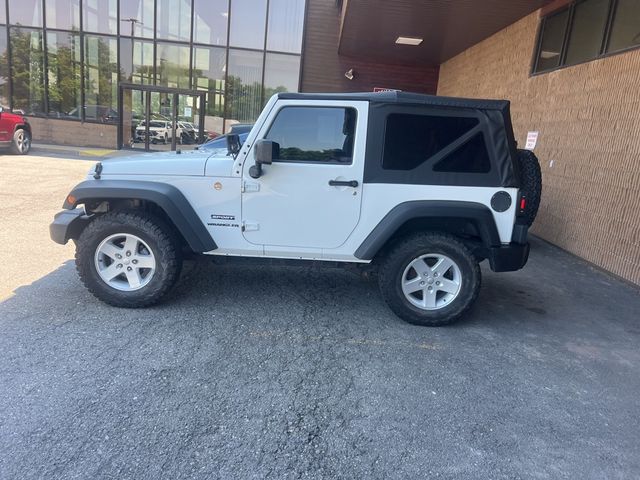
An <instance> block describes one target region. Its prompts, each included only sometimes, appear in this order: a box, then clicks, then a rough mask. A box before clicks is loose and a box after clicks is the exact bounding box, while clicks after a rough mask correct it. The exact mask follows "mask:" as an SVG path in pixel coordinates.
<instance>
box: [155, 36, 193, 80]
mask: <svg viewBox="0 0 640 480" xmlns="http://www.w3.org/2000/svg"><path fill="white" fill-rule="evenodd" d="M189 57H190V51H189V47H187V46H183V45H171V44H169V43H160V42H158V47H157V58H156V69H157V71H156V78H157V79H158V81H157V85H161V86H163V87H172V88H185V89H187V88H189V86H190V85H189V84H190V81H189Z"/></svg>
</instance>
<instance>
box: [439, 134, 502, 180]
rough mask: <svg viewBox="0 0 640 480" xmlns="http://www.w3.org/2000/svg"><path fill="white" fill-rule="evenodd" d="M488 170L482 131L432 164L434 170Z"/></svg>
mask: <svg viewBox="0 0 640 480" xmlns="http://www.w3.org/2000/svg"><path fill="white" fill-rule="evenodd" d="M490 170H491V160H489V154H488V153H487V145H486V144H485V143H484V135H482V132H478V133H477V134H476V135H475V136H474V137H473V138H472V139H471V140H469V141H468V142H466V143H465V144H463V145H462V146H461V147H459V148H457V149H456V150H454V151H453V152H452V153H450V154H449V155H447V156H446V157H444V158H443V159H442V160H440V161H439V162H438V163H436V164H435V165H434V166H433V171H434V172H449V173H489V171H490Z"/></svg>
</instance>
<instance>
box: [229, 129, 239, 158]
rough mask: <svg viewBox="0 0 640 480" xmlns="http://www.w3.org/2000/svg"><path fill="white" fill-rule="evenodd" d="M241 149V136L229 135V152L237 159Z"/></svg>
mask: <svg viewBox="0 0 640 480" xmlns="http://www.w3.org/2000/svg"><path fill="white" fill-rule="evenodd" d="M240 147H241V144H240V136H239V135H236V134H234V133H229V134H228V135H227V152H229V154H231V155H233V157H234V158H235V157H237V156H238V153H239V152H240Z"/></svg>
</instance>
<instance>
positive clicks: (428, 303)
mask: <svg viewBox="0 0 640 480" xmlns="http://www.w3.org/2000/svg"><path fill="white" fill-rule="evenodd" d="M422 296H423V299H424V300H423V301H424V306H425V307H427V308H435V306H436V291H435V290H431V291H429V290H427V289H426V288H425V289H424V290H423V291H422Z"/></svg>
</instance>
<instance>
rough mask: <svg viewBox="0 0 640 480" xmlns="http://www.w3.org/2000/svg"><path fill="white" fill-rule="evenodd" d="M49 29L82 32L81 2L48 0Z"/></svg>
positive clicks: (77, 0) (46, 4) (46, 3)
mask: <svg viewBox="0 0 640 480" xmlns="http://www.w3.org/2000/svg"><path fill="white" fill-rule="evenodd" d="M45 6H46V14H47V28H58V29H60V30H80V0H47V1H46V2H45Z"/></svg>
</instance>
